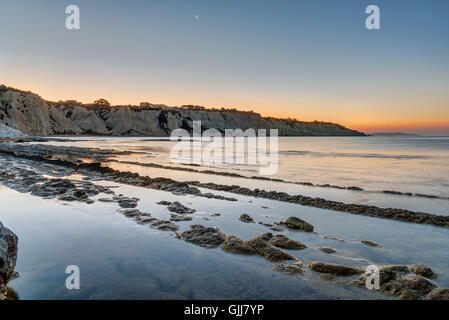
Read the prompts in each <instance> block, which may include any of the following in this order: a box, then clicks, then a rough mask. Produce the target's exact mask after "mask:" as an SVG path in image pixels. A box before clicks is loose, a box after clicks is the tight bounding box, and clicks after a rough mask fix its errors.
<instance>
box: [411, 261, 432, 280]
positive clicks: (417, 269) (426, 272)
mask: <svg viewBox="0 0 449 320" xmlns="http://www.w3.org/2000/svg"><path fill="white" fill-rule="evenodd" d="M410 271H411V272H413V273H415V274H417V275H420V276H423V277H426V278H434V277H436V276H437V275H436V274H435V273H434V272H433V270H432V269H430V268H429V267H426V266H424V265H422V264H412V265H411V266H410Z"/></svg>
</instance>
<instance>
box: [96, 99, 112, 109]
mask: <svg viewBox="0 0 449 320" xmlns="http://www.w3.org/2000/svg"><path fill="white" fill-rule="evenodd" d="M93 104H94V106H106V107H110V106H111V104H110V103H109V101H108V100H106V99H98V100H95V101H94V103H93Z"/></svg>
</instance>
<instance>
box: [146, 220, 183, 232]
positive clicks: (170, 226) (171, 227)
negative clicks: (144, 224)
mask: <svg viewBox="0 0 449 320" xmlns="http://www.w3.org/2000/svg"><path fill="white" fill-rule="evenodd" d="M153 221H154V222H153V223H152V224H151V227H152V228H156V229H159V230H165V231H177V230H178V229H179V227H178V226H177V225H176V224H174V223H172V222H171V221H168V220H159V219H154V220H153Z"/></svg>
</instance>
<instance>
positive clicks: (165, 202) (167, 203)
mask: <svg viewBox="0 0 449 320" xmlns="http://www.w3.org/2000/svg"><path fill="white" fill-rule="evenodd" d="M156 203H157V204H160V205H163V206H168V205H170V204H171V202H169V201H165V200H162V201H159V202H156Z"/></svg>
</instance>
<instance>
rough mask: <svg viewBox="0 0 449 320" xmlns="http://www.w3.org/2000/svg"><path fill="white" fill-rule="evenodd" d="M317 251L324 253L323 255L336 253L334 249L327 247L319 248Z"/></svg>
mask: <svg viewBox="0 0 449 320" xmlns="http://www.w3.org/2000/svg"><path fill="white" fill-rule="evenodd" d="M318 250H320V251H322V252H324V253H329V254H331V253H336V252H337V250H335V249H334V248H329V247H319V248H318Z"/></svg>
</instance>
